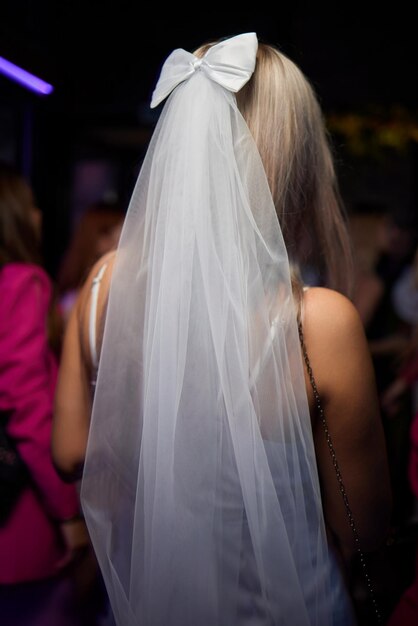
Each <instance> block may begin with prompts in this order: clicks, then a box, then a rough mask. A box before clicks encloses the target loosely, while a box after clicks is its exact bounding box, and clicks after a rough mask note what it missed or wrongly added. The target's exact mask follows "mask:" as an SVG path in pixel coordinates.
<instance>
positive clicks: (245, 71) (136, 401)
mask: <svg viewBox="0 0 418 626" xmlns="http://www.w3.org/2000/svg"><path fill="white" fill-rule="evenodd" d="M257 45H258V44H257V37H256V35H255V34H254V33H246V34H243V35H238V36H236V37H232V38H230V39H227V40H224V41H222V42H220V43H218V44H217V45H215V46H213V47H211V48H210V49H209V50H208V52H207V53H206V55H205V56H204V57H203V58H202V59H198V58H197V57H195V56H194V55H192V54H190V53H188V52H186V51H184V50H176V51H174V52H173V53H172V54H171V55H170V57H169V58H168V59H167V61H166V63H165V65H164V67H163V70H162V73H161V77H160V80H159V82H158V84H157V87H156V90H155V92H154V97H153V102H152V105H154V106H155V105H156V104H158V103H159V102H160V101H162V100H163V99H164V98H165V97H166V96H169V97H168V100H167V102H166V103H165V106H164V108H163V110H162V112H161V115H160V118H159V121H158V124H157V127H156V129H155V132H154V134H153V137H152V140H151V142H150V145H149V149H148V152H147V155H146V157H145V160H144V163H143V166H142V169H141V172H140V175H139V179H138V181H137V184H136V187H135V190H134V193H133V195H132V199H131V202H130V206H129V210H128V214H127V217H126V221H125V224H124V228H123V233H122V237H121V240H120V244H119V249H118V252H117V257H116V262H115V267H114V271H113V276H112V283H111V289H110V296H109V303H108V308H107V316H106V326H105V333H104V340H103V346H102V351H101V358H100V365H99V372H98V379H97V385H96V392H95V398H94V406H93V414H92V420H91V428H90V435H89V441H88V449H87V456H86V462H85V469H84V475H83V482H82V493H81V497H82V505H83V509H84V512H85V516H86V521H87V524H88V528H89V531H90V534H91V538H92V541H93V545H94V548H95V550H96V553H97V556H98V559H99V563H100V566H101V569H102V572H103V576H104V580H105V582H106V586H107V589H108V593H109V596H110V600H111V604H112V608H113V611H114V614H115V617H116V620H117V623H118V626H138V625H143V626H170V625H175V626H221V625H222V626H234V625H236V624H257V625H259V624H260V625H261V624H269V625H273V624H274V625H276V624H288V625H291V626H302V625H308V624H309V625H316V626H327V624H329V623H330V617H329V611H330V609H329V606H328V604H329V603H328V586H329V580H328V577H327V573H326V572H327V567H326V563H327V559H328V556H327V543H326V538H325V530H324V522H323V514H322V507H321V498H320V490H319V484H318V476H317V468H316V462H315V453H314V448H313V442H312V433H311V424H310V418H309V411H308V404H307V398H306V391H305V383H304V376H303V364H302V360H301V352H300V345H299V339H298V331H297V322H296V314H295V306H294V302H293V298H292V290H291V284H290V273H289V262H288V257H287V253H286V249H285V245H284V242H283V238H282V234H281V230H280V226H279V223H278V219H277V216H276V212H275V208H274V205H273V201H272V197H271V194H270V190H269V186H268V183H267V180H266V176H265V172H264V169H263V165H262V163H261V160H260V157H259V153H258V151H257V148H256V145H255V143H254V141H253V139H252V136H251V135H250V132H249V130H248V127H247V125H246V123H245V121H244V120H243V118H242V116H241V114H240V112H239V111H238V108H237V104H236V98H235V95H234V92H236V91H238V90H239V89H240V88H241V87H242V86H243V85H244V84H245V83H246V82H247V80H248V79H249V78H250V76H251V74H252V72H253V70H254V66H255V61H256V51H257Z"/></svg>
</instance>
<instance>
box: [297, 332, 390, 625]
mask: <svg viewBox="0 0 418 626" xmlns="http://www.w3.org/2000/svg"><path fill="white" fill-rule="evenodd" d="M298 330H299V340H300V345H301V348H302V354H303V358H304V361H305V364H306V370H307V372H308V376H309V380H310V383H311V387H312V391H313V394H314V398H315V403H316V408H317V410H318V415H319V418H320V420H321V422H322V425H323V427H324V432H325V438H326V440H327V445H328V450H329V452H330V455H331V459H332V464H333V466H334V469H335V473H336V476H337V481H338V487H339V490H340V493H341V496H342V498H343V502H344V506H345V510H346V513H347V517H348V523H349V525H350V528H351V530H352V532H353V536H354V542H355V546H356V552H357V554H358V556H359V560H360V564H361V568H362V571H363V575H364V578H365V581H366V585H367V589H368V593H369V596H370V600H371V603H372V605H373V609H374V613H375V616H376V619H377V623H378V624H381V623H382V615H381V613H380V610H379V606H378V603H377V600H376V596H375V591H374V588H373V584H372V581H371V578H370V575H369V572H368V570H367V563H366V559H365V557H364V553H363V551H362V549H361V546H360V539H359V535H358V532H357V528H356V524H355V522H354V516H353V512H352V510H351V507H350V503H349V501H348V496H347V491H346V489H345V486H344V483H343V478H342V475H341V470H340V467H339V465H338V461H337V456H336V454H335V449H334V445H333V443H332V439H331V435H330V432H329V428H328V423H327V420H326V417H325V413H324V409H323V407H322V403H321V398H320V395H319V392H318V388H317V386H316V382H315V379H314V375H313V372H312V367H311V364H310V361H309V357H308V353H307V350H306V346H305V340H304V337H303V331H302V322H301V321H300V320H299V321H298Z"/></svg>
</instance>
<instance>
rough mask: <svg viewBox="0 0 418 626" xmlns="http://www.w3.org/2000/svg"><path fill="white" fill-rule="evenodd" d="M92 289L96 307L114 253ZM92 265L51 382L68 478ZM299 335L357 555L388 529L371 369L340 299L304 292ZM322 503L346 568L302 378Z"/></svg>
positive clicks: (326, 467) (349, 542)
mask: <svg viewBox="0 0 418 626" xmlns="http://www.w3.org/2000/svg"><path fill="white" fill-rule="evenodd" d="M105 258H106V260H107V261H108V262H109V265H108V268H107V270H106V272H105V275H104V278H103V281H102V283H101V288H100V291H99V301H98V311H99V315H100V311H101V310H103V307H104V306H105V302H106V293H107V290H108V287H109V280H110V276H111V268H112V263H113V259H114V256H113V254H110V255H107V256H106V257H105ZM102 262H103V259H102V260H101V261H99V263H97V264H96V266H95V267H94V268H93V270H92V272H91V274H90V276H89V278H88V279H87V281H86V283H85V285H84V287H83V289H82V291H81V294H80V297H79V299H78V301H77V304H76V306H75V307H74V310H73V312H72V315H71V317H70V320H69V325H68V328H67V331H66V335H65V341H64V347H63V353H62V361H61V367H60V374H59V380H58V387H57V394H56V406H55V419H54V428H53V436H52V451H53V458H54V462H55V464H56V466H57V468H58V470H59V471H60V473H61V474H62V475H63V477H64V478H67V479H68V480H74V479H76V478H79V477H80V473H81V468H82V465H83V460H84V457H85V452H86V443H87V436H88V430H89V419H90V417H89V416H90V411H91V399H90V398H91V392H90V384H89V381H90V379H91V362H90V357H89V351H88V341H86V339H88V332H87V331H88V310H89V301H90V286H91V280H92V278H93V277H94V276H95V275H96V273H97V271H98V269H99V267H100V265H101V263H102ZM302 321H303V329H304V338H305V345H306V348H307V352H308V355H309V359H310V363H311V367H312V370H313V373H314V377H315V381H316V385H317V389H318V391H319V394H320V396H321V399H322V406H323V408H324V411H325V415H326V419H327V423H328V427H329V431H330V433H331V437H332V441H333V445H334V449H335V451H336V455H337V459H338V463H339V467H340V470H341V472H342V476H343V478H344V484H345V488H346V491H347V493H348V494H349V502H350V506H351V509H352V512H353V515H354V519H355V521H356V526H357V530H358V533H359V536H360V539H361V546H362V548H363V550H365V551H369V550H373V549H375V548H376V547H378V546H380V545H381V543H382V541H383V539H384V537H385V535H386V533H387V531H388V528H389V522H390V512H391V492H390V479H389V471H388V465H387V458H386V448H385V439H384V432H383V428H382V423H381V418H380V413H379V403H378V397H377V391H376V386H375V379H374V370H373V366H372V361H371V357H370V353H369V349H368V345H367V341H366V338H365V334H364V330H363V324H362V321H361V318H360V316H359V314H358V312H357V310H356V308H355V307H354V305H353V304H352V303H351V302H350V301H349V300H348V299H347V298H346V297H344V296H342V295H341V294H339V293H337V292H335V291H332V290H330V289H325V288H317V287H315V288H310V289H308V290H307V291H305V292H304V296H303V302H302ZM306 389H307V394H308V401H309V406H310V411H311V417H312V428H313V436H314V443H315V448H316V454H317V461H318V470H319V477H320V482H321V488H322V494H323V506H324V514H325V519H326V523H327V526H328V532H329V538H330V541H331V542H332V543H333V544H335V546H336V548H337V550H338V552H339V553H340V555H341V557H342V558H343V560H344V561H345V562H346V563H349V561H350V559H351V557H352V555H353V554H354V552H355V548H356V546H355V543H354V540H353V535H352V531H351V529H350V527H349V525H348V523H347V515H346V511H345V508H344V504H343V501H342V497H341V494H340V492H339V488H338V484H337V480H336V475H335V469H334V467H333V465H332V461H331V455H330V452H329V449H328V446H327V443H326V439H325V435H324V429H323V424H322V422H321V421H320V420H319V419H318V416H317V412H316V410H315V399H314V395H313V391H312V387H311V384H310V380H309V377H308V375H307V373H306Z"/></svg>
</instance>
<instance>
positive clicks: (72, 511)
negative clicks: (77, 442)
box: [0, 163, 88, 626]
mask: <svg viewBox="0 0 418 626" xmlns="http://www.w3.org/2000/svg"><path fill="white" fill-rule="evenodd" d="M40 238H41V212H40V210H39V209H38V208H37V207H36V205H35V201H34V197H33V192H32V189H31V187H30V185H29V184H28V183H27V182H26V180H25V179H24V178H23V177H22V176H21V175H20V174H19V173H18V172H16V171H15V170H14V169H13V168H12V167H11V166H9V165H7V164H3V163H2V164H0V294H1V295H0V298H1V307H0V419H1V421H2V427H3V428H5V436H6V437H7V438H8V440H9V441H11V445H12V446H13V447H14V449H16V450H17V453H18V455H19V458H20V459H22V461H23V463H24V466H25V468H26V469H25V471H26V473H27V480H26V481H25V483H24V485H23V487H22V490H21V491H19V493H18V494H16V496H15V497H10V498H7V501H10V510H8V511H5V510H4V509H5V504H6V498H5V497H4V493H5V485H4V484H3V485H1V486H0V489H1V493H2V498H1V500H2V501H1V503H0V507H1V509H2V521H1V525H0V621H1V624H2V626H18V625H19V626H20V625H22V626H27V625H29V624H30V625H31V626H47V625H50V626H58V625H59V626H67V625H68V626H75V625H78V624H80V622H79V620H78V617H77V615H75V614H74V613H73V611H74V606H73V604H74V597H75V596H74V594H73V583H72V580H71V577H70V576H69V575H68V572H69V569H68V568H69V567H71V565H72V563H73V562H74V560H75V559H76V558H77V557H78V556H79V555H80V554H81V552H82V551H83V550H84V548H85V546H86V545H87V544H88V535H87V530H86V527H85V524H84V522H83V521H82V520H81V518H80V513H81V510H80V503H79V496H78V493H77V490H76V488H75V486H74V485H68V484H65V483H64V482H63V481H62V480H61V478H60V477H59V476H58V474H57V472H56V470H55V468H54V466H53V463H52V458H51V450H50V446H51V426H52V411H53V398H54V392H55V385H56V377H57V361H56V357H55V355H54V352H53V350H52V349H51V346H50V343H49V337H48V323H49V320H50V309H51V306H52V291H53V289H52V284H51V280H50V278H49V276H48V275H47V273H46V272H45V271H44V269H43V267H42V264H41V258H40V252H39V248H40ZM9 495H11V496H13V494H12V493H11V494H9Z"/></svg>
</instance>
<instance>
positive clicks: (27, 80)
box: [0, 57, 54, 95]
mask: <svg viewBox="0 0 418 626" xmlns="http://www.w3.org/2000/svg"><path fill="white" fill-rule="evenodd" d="M0 73H1V74H4V75H5V76H8V77H9V78H11V79H12V80H14V81H16V82H17V83H20V84H21V85H23V86H24V87H27V89H31V90H32V91H35V92H36V93H41V94H43V95H48V94H50V93H51V92H52V91H53V90H54V88H53V86H52V85H50V84H49V83H46V82H45V81H44V80H42V79H41V78H38V77H37V76H34V75H33V74H29V72H27V71H26V70H23V69H22V68H21V67H18V66H17V65H15V64H14V63H11V62H10V61H7V59H3V57H0Z"/></svg>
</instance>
